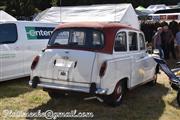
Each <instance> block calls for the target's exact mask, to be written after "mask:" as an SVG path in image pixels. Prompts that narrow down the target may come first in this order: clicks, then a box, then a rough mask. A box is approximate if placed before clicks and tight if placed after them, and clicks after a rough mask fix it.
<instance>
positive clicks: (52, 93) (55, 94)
mask: <svg viewBox="0 0 180 120" xmlns="http://www.w3.org/2000/svg"><path fill="white" fill-rule="evenodd" d="M48 94H49V97H51V99H59V98H61V97H64V96H65V94H63V93H59V92H55V91H48Z"/></svg>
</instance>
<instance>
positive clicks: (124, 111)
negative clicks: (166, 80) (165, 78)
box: [28, 84, 168, 120]
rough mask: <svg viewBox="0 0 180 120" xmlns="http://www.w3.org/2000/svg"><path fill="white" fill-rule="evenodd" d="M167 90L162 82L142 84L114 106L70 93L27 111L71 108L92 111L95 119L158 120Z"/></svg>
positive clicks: (63, 110) (67, 110)
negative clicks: (153, 84)
mask: <svg viewBox="0 0 180 120" xmlns="http://www.w3.org/2000/svg"><path fill="white" fill-rule="evenodd" d="M167 92H168V88H167V87H165V86H163V85H162V84H157V85H156V86H153V87H150V86H148V85H144V86H141V87H138V88H136V89H134V90H132V91H129V92H128V93H127V95H126V96H125V98H124V101H123V103H122V105H120V106H119V107H116V108H113V107H111V106H108V105H106V104H105V103H100V102H99V101H97V100H89V101H84V100H83V98H84V97H87V96H86V95H82V94H72V95H69V96H66V97H65V98H62V99H59V100H51V99H50V100H49V101H48V102H47V103H44V104H42V105H40V106H38V107H36V108H33V109H29V110H28V112H37V111H38V110H41V111H47V110H52V111H54V112H70V111H71V110H77V111H80V112H93V113H94V119H97V120H100V119H102V120H109V119H112V120H114V119H115V120H158V119H159V117H160V116H161V115H162V113H163V111H164V108H165V103H164V101H163V99H162V97H163V96H165V95H166V94H167Z"/></svg>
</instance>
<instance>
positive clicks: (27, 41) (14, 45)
mask: <svg viewBox="0 0 180 120" xmlns="http://www.w3.org/2000/svg"><path fill="white" fill-rule="evenodd" d="M56 25H57V24H52V23H40V22H32V21H6V22H1V23H0V81H6V80H11V79H15V78H20V77H24V76H29V75H30V66H31V63H32V60H33V58H34V57H35V56H36V55H37V54H39V53H40V52H41V50H43V49H44V48H45V47H46V45H47V43H48V39H49V36H50V34H51V33H52V32H53V29H54V28H55V26H56ZM36 30H37V31H36ZM38 30H39V31H38ZM46 30H47V31H46Z"/></svg>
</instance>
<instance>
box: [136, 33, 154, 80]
mask: <svg viewBox="0 0 180 120" xmlns="http://www.w3.org/2000/svg"><path fill="white" fill-rule="evenodd" d="M139 49H140V53H141V58H142V66H143V69H144V80H143V81H144V82H145V81H147V80H150V79H152V77H153V75H154V72H155V68H154V60H153V59H152V57H150V56H149V55H148V54H147V53H146V52H145V51H146V49H145V38H144V35H143V34H142V33H139Z"/></svg>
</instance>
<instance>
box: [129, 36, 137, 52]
mask: <svg viewBox="0 0 180 120" xmlns="http://www.w3.org/2000/svg"><path fill="white" fill-rule="evenodd" d="M128 35H129V50H130V51H134V50H138V41H137V33H136V32H129V34H128Z"/></svg>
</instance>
